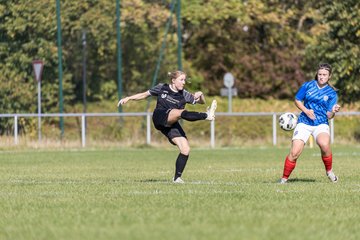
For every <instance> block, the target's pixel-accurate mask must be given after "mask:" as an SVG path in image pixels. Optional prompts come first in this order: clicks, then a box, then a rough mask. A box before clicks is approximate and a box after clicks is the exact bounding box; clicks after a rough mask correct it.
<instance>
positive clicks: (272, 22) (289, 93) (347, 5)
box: [0, 0, 360, 124]
mask: <svg viewBox="0 0 360 240" xmlns="http://www.w3.org/2000/svg"><path fill="white" fill-rule="evenodd" d="M172 2H176V1H170V0H122V1H121V23H120V24H121V44H122V45H121V48H122V53H123V54H122V64H123V65H122V66H123V67H122V76H123V86H122V87H123V94H124V95H128V94H131V93H135V92H139V91H143V90H145V89H148V88H149V87H151V84H152V78H153V75H154V72H155V66H156V63H157V61H158V58H159V51H160V48H161V44H162V41H163V37H164V32H165V26H166V23H167V21H168V19H169V17H170V9H171V3H172ZM359 5H360V4H359V1H358V0H347V1H328V0H322V1H318V0H293V1H283V0H269V1H262V0H244V1H239V0H227V1H223V0H212V1H208V0H182V1H181V7H182V9H181V23H180V24H181V31H182V50H183V52H182V63H183V69H184V71H186V72H187V73H188V75H189V77H190V78H191V84H189V86H188V88H190V89H202V90H203V91H204V92H206V93H207V94H209V95H218V94H219V89H220V88H221V87H223V76H224V74H225V73H226V72H231V73H232V74H233V75H234V76H235V86H236V87H237V88H238V94H239V97H242V98H264V99H267V98H281V99H287V98H289V99H290V98H293V96H294V94H295V91H296V90H297V88H298V87H299V86H300V85H301V84H302V83H303V82H304V81H307V80H310V79H312V78H313V77H314V74H315V69H316V66H317V64H318V63H319V62H328V63H330V64H332V65H333V67H334V73H333V79H332V82H333V84H334V85H335V86H336V87H337V88H339V91H340V92H339V95H340V98H341V100H342V101H344V102H353V101H357V100H359V98H360V79H359V76H360V6H359ZM171 20H172V21H171V27H170V29H169V33H168V35H167V37H166V48H165V52H164V58H163V61H162V63H161V68H160V72H159V80H158V81H161V82H162V81H167V79H165V77H166V72H168V71H171V70H174V69H176V68H177V20H176V17H175V14H173V15H172V19H171ZM56 23H57V22H56V4H55V1H50V0H37V1H21V0H2V1H0V73H1V74H0V96H1V98H2V101H1V102H0V111H1V112H2V113H18V112H21V113H24V112H26V113H34V112H36V111H37V104H36V103H37V91H36V83H35V82H34V73H33V69H32V64H31V63H32V60H33V59H42V60H44V62H45V66H44V72H43V82H42V101H43V102H42V112H58V111H59V110H58V106H59V102H58V101H59V100H58V95H59V79H58V55H57V54H58V49H57V37H56V33H57V24H56ZM61 23H62V51H63V59H62V61H63V72H64V74H63V95H64V106H65V111H68V112H71V106H72V105H73V104H75V103H79V102H82V94H83V86H82V78H83V75H82V64H83V59H82V58H83V46H82V35H83V34H84V32H86V36H87V47H86V57H87V58H86V59H87V60H86V63H87V72H86V77H87V83H88V85H87V91H86V95H87V98H88V100H89V101H102V100H114V101H115V100H116V99H117V71H118V68H117V58H116V56H117V55H116V51H117V47H116V46H117V45H116V14H115V1H109V0H86V1H70V0H63V1H61ZM1 121H2V123H3V120H1ZM0 124H1V123H0Z"/></svg>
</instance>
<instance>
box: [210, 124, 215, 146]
mask: <svg viewBox="0 0 360 240" xmlns="http://www.w3.org/2000/svg"><path fill="white" fill-rule="evenodd" d="M210 146H211V148H214V147H215V120H213V121H211V122H210Z"/></svg>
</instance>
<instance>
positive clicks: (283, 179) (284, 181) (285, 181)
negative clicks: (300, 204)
mask: <svg viewBox="0 0 360 240" xmlns="http://www.w3.org/2000/svg"><path fill="white" fill-rule="evenodd" d="M287 181H288V180H287V179H286V178H281V179H280V181H279V183H280V184H286V183H287Z"/></svg>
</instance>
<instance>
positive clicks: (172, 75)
mask: <svg viewBox="0 0 360 240" xmlns="http://www.w3.org/2000/svg"><path fill="white" fill-rule="evenodd" d="M183 74H184V75H185V76H186V73H184V72H183V71H180V70H176V71H173V72H168V78H169V79H170V80H172V79H176V78H178V77H179V76H180V75H183Z"/></svg>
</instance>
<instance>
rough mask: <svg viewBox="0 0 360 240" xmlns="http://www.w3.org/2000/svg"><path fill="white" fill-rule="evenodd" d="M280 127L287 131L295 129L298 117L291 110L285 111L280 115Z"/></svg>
mask: <svg viewBox="0 0 360 240" xmlns="http://www.w3.org/2000/svg"><path fill="white" fill-rule="evenodd" d="M279 124H280V128H281V129H283V130H285V131H290V130H293V129H294V128H295V127H296V124H297V117H296V115H295V114H293V113H291V112H287V113H283V114H281V116H280V117H279Z"/></svg>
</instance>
